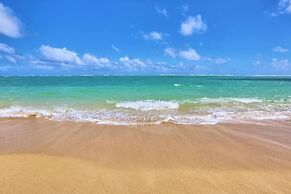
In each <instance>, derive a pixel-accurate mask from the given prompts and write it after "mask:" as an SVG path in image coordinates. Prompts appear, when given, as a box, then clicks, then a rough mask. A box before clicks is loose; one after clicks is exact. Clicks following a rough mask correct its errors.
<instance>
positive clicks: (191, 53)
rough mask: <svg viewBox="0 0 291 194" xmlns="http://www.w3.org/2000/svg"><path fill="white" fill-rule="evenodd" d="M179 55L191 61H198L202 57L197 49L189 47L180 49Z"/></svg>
mask: <svg viewBox="0 0 291 194" xmlns="http://www.w3.org/2000/svg"><path fill="white" fill-rule="evenodd" d="M178 55H179V57H181V58H183V59H186V60H189V61H198V60H200V59H201V57H200V55H199V54H198V53H197V52H196V50H195V49H192V48H189V49H188V50H182V51H179V53H178Z"/></svg>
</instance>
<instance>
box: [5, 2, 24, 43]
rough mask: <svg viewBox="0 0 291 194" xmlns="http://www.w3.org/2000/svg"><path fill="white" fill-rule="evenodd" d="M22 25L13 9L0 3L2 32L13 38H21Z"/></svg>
mask: <svg viewBox="0 0 291 194" xmlns="http://www.w3.org/2000/svg"><path fill="white" fill-rule="evenodd" d="M21 26H22V24H21V22H20V20H19V19H18V18H17V17H16V16H15V14H14V13H13V11H12V10H11V9H10V8H9V7H6V6H4V5H3V4H2V3H0V33H1V34H3V35H5V36H8V37H11V38H19V37H21V36H22V33H21Z"/></svg>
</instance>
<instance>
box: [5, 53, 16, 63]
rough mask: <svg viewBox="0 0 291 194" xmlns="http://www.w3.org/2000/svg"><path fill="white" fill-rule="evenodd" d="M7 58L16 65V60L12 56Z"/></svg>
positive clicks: (6, 56)
mask: <svg viewBox="0 0 291 194" xmlns="http://www.w3.org/2000/svg"><path fill="white" fill-rule="evenodd" d="M5 58H6V59H7V60H8V61H10V62H11V63H16V62H17V61H16V59H15V58H14V57H12V56H10V55H5Z"/></svg>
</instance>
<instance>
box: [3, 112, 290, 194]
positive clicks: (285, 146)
mask: <svg viewBox="0 0 291 194" xmlns="http://www.w3.org/2000/svg"><path fill="white" fill-rule="evenodd" d="M290 126H291V122H290V121H268V122H262V123H259V124H253V123H252V124H216V125H176V124H169V123H166V124H160V125H127V126H120V125H117V126H116V125H99V124H97V125H96V124H95V123H83V122H70V121H66V122H64V121H51V120H47V119H41V118H10V119H4V118H1V119H0V171H1V174H0V192H3V193H11V192H16V193H32V192H34V193H52V192H55V193H56V192H58V193H60V192H61V193H72V192H77V193H84V192H85V193H96V192H97V193H187V192H188V193H193V192H196V193H221V192H224V193H234V192H235V193H246V192H249V193H256V192H257V193H264V192H265V193H287V192H288V191H290V190H291V183H290V182H289V181H288V180H290V179H291V170H290V169H291V141H290V140H291V127H290Z"/></svg>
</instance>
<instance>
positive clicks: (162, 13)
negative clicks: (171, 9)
mask: <svg viewBox="0 0 291 194" xmlns="http://www.w3.org/2000/svg"><path fill="white" fill-rule="evenodd" d="M156 11H157V12H158V14H161V15H163V16H165V17H168V12H167V10H166V9H165V8H163V9H160V8H159V7H156Z"/></svg>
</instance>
